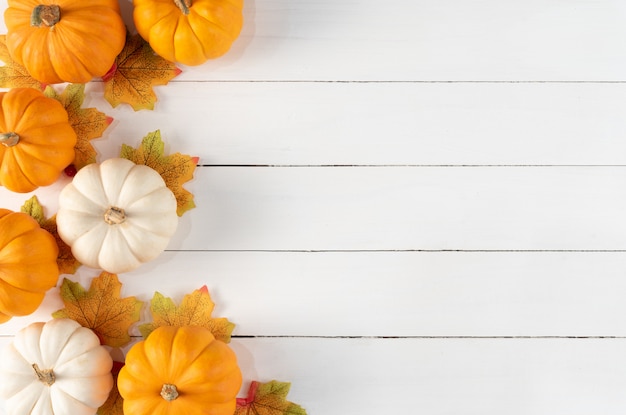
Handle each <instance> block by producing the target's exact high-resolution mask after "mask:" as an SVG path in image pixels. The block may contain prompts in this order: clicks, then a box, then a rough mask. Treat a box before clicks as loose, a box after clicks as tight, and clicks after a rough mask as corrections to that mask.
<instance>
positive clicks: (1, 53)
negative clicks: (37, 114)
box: [0, 35, 44, 91]
mask: <svg viewBox="0 0 626 415" xmlns="http://www.w3.org/2000/svg"><path fill="white" fill-rule="evenodd" d="M6 40H7V37H6V35H0V60H1V61H2V62H4V63H5V66H2V67H0V88H35V89H38V90H40V91H41V90H43V89H44V84H42V83H41V82H39V81H38V80H36V79H35V78H33V77H32V76H30V73H28V71H27V70H26V68H25V67H23V66H22V65H20V64H19V63H17V62H15V61H14V60H13V58H11V55H10V54H9V49H8V48H7V43H6Z"/></svg>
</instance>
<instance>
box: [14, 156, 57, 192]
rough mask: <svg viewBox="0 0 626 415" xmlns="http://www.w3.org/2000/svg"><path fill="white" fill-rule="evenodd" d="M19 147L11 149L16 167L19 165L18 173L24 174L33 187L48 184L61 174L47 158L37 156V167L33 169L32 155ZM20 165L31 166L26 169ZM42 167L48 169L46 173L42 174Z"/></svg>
mask: <svg viewBox="0 0 626 415" xmlns="http://www.w3.org/2000/svg"><path fill="white" fill-rule="evenodd" d="M21 147H25V146H20V148H21ZM20 148H18V149H16V150H15V151H12V153H13V156H14V157H15V160H16V161H17V163H16V164H17V167H19V169H20V173H21V174H22V175H23V176H24V178H26V179H27V180H28V182H29V183H31V184H32V185H33V186H35V188H36V187H38V186H48V185H50V184H52V183H54V182H55V181H56V180H57V179H58V178H59V176H60V175H61V171H60V170H59V171H58V170H57V169H56V168H55V166H53V165H51V164H49V162H48V160H46V161H44V160H42V159H39V158H37V159H36V161H37V163H36V164H37V169H36V170H35V169H33V168H32V167H33V164H34V163H33V160H32V158H31V157H32V156H31V155H30V154H28V153H26V152H24V151H21V150H20ZM27 156H28V157H27ZM22 166H29V167H31V169H30V170H28V171H26V170H24V169H23V168H22ZM42 168H46V170H48V172H46V174H44V175H42V173H41V169H42ZM39 176H41V177H39ZM33 190H34V189H33Z"/></svg>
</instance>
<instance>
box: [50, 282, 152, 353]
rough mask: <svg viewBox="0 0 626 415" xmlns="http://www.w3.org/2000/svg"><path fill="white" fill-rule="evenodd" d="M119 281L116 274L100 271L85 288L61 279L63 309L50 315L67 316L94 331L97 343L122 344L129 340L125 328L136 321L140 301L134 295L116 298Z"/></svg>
mask: <svg viewBox="0 0 626 415" xmlns="http://www.w3.org/2000/svg"><path fill="white" fill-rule="evenodd" d="M121 288H122V283H120V281H119V280H118V278H117V275H115V274H110V273H108V272H104V271H103V272H102V273H101V274H100V275H99V276H98V277H96V278H94V279H93V281H92V282H91V286H90V287H89V290H88V291H85V289H84V288H83V287H82V286H81V285H80V284H79V283H76V282H72V281H70V280H68V279H67V278H65V279H64V280H63V284H61V298H62V300H63V303H64V304H65V308H64V309H61V310H58V311H55V312H54V313H52V317H54V318H71V319H73V320H76V321H77V322H78V323H80V325H82V326H83V327H87V328H89V329H91V330H93V331H94V333H96V334H97V335H98V337H99V338H100V342H101V343H102V344H105V345H107V346H111V347H122V346H124V345H126V344H127V343H129V342H130V340H131V339H130V335H129V334H128V329H129V328H130V326H131V325H132V324H133V323H136V322H137V321H139V312H140V310H141V306H142V304H143V303H142V302H141V301H139V300H137V299H135V297H127V298H120V291H121Z"/></svg>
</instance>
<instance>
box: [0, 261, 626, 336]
mask: <svg viewBox="0 0 626 415" xmlns="http://www.w3.org/2000/svg"><path fill="white" fill-rule="evenodd" d="M624 269H626V254H624V253H602V252H600V253H598V252H595V253H591V252H590V253H584V254H581V253H575V252H565V253H564V252H556V253H555V252H544V253H536V252H497V253H484V252H376V253H372V252H365V253H364V252H349V253H346V252H321V253H320V252H315V253H311V252H308V253H304V252H166V253H164V254H163V255H162V256H161V257H159V258H158V259H157V260H155V261H153V262H151V263H149V264H146V265H145V266H142V267H141V268H139V269H137V270H135V271H133V272H130V273H128V274H123V275H120V280H121V281H122V283H123V284H124V289H123V292H122V295H123V296H131V295H132V296H136V297H137V298H138V299H140V300H141V301H144V302H146V303H148V302H149V301H150V299H151V298H152V296H153V294H154V292H155V291H158V292H160V293H162V294H163V295H165V296H168V297H171V298H172V299H174V301H176V302H179V301H180V300H181V299H182V298H183V296H184V295H185V294H187V293H190V292H192V291H193V290H195V289H197V288H200V287H201V286H202V285H207V287H208V288H209V291H210V293H211V295H212V298H213V300H214V302H215V303H216V305H217V307H216V309H215V313H214V315H215V316H220V317H221V316H223V317H227V318H228V319H229V320H231V321H232V322H233V323H235V324H236V330H235V334H237V335H243V336H268V335H288V336H626V328H625V327H624V323H623V316H624V315H625V314H626V304H625V303H624V301H623V298H622V297H623V293H624V290H626V280H625V279H624V278H623V274H624V272H623V270H624ZM99 273H100V271H98V270H92V269H86V268H83V269H81V270H80V271H79V273H78V274H77V275H76V276H64V277H69V278H70V279H71V280H74V281H78V282H80V283H81V284H82V285H83V286H85V287H88V286H89V285H90V284H91V279H92V278H94V277H95V276H97V275H99ZM60 308H63V304H62V302H61V301H60V298H59V296H58V290H57V289H53V290H51V291H50V292H49V293H48V296H47V297H46V300H45V301H44V303H43V305H42V306H41V307H40V308H39V310H38V311H37V312H36V313H35V314H33V315H31V316H27V317H21V318H15V319H13V320H11V321H10V322H8V323H5V324H2V325H0V335H2V334H5V335H11V334H14V333H16V332H17V330H19V329H20V328H21V327H23V326H25V325H27V324H28V323H30V322H31V321H46V320H48V319H49V318H50V315H51V313H52V312H54V311H56V310H58V309H60ZM145 310H146V312H145V313H144V314H142V319H143V320H142V321H149V320H150V316H149V313H148V312H147V305H146V306H145ZM134 333H135V334H138V332H137V331H136V330H135V331H134Z"/></svg>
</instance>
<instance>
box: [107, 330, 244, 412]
mask: <svg viewBox="0 0 626 415" xmlns="http://www.w3.org/2000/svg"><path fill="white" fill-rule="evenodd" d="M117 386H118V389H119V392H120V395H122V397H123V398H124V413H125V414H133V415H153V414H166V413H167V414H190V415H191V414H211V415H232V414H233V413H234V411H235V404H236V396H237V393H238V392H239V388H240V387H241V372H240V370H239V366H238V365H237V359H236V356H235V353H234V352H233V351H232V350H231V349H230V348H229V347H228V346H227V345H226V343H223V342H221V341H219V340H216V339H215V337H213V335H212V334H211V332H210V331H209V330H208V329H206V328H203V327H195V326H184V327H180V328H178V327H171V326H163V327H159V328H157V329H156V330H154V331H153V332H152V333H150V335H149V336H148V338H147V339H146V340H144V341H141V342H139V343H136V344H135V345H133V347H132V348H131V349H130V350H129V351H128V354H127V355H126V364H125V366H124V367H123V368H122V369H121V371H120V373H119V376H118V379H117Z"/></svg>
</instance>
